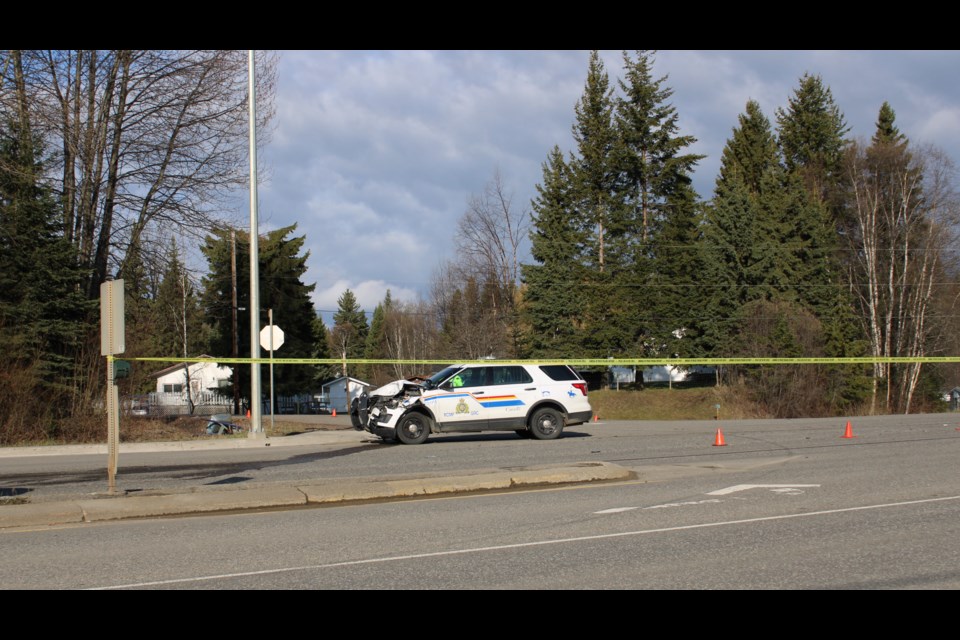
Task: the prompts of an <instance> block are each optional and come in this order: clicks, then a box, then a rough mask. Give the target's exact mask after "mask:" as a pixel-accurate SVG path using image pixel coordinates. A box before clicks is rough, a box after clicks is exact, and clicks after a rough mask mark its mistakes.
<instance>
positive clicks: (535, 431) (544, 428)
mask: <svg viewBox="0 0 960 640" xmlns="http://www.w3.org/2000/svg"><path fill="white" fill-rule="evenodd" d="M562 431H563V416H562V415H561V414H560V412H559V411H557V410H556V409H550V408H549V407H548V408H545V409H539V410H537V412H536V413H534V414H533V417H532V418H531V419H530V434H531V435H532V436H533V437H534V438H536V439H537V440H553V439H554V438H559V437H560V433H561V432H562Z"/></svg>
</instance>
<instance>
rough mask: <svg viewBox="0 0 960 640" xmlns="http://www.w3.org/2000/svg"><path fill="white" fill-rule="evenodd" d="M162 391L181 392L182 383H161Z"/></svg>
mask: <svg viewBox="0 0 960 640" xmlns="http://www.w3.org/2000/svg"><path fill="white" fill-rule="evenodd" d="M163 392H164V393H182V392H183V385H182V384H165V385H163Z"/></svg>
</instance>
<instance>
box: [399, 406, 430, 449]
mask: <svg viewBox="0 0 960 640" xmlns="http://www.w3.org/2000/svg"><path fill="white" fill-rule="evenodd" d="M430 423H431V420H430V418H429V417H427V416H425V415H423V414H422V413H416V412H412V413H408V414H407V415H405V416H403V417H402V418H400V421H399V422H398V423H397V428H396V433H397V440H399V441H400V442H402V443H403V444H423V443H424V442H425V441H426V439H427V438H428V437H429V436H430Z"/></svg>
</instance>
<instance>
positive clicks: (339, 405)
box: [323, 377, 370, 411]
mask: <svg viewBox="0 0 960 640" xmlns="http://www.w3.org/2000/svg"><path fill="white" fill-rule="evenodd" d="M348 387H349V394H350V397H349V400H348V399H347V389H348ZM369 388H370V384H369V383H367V382H364V381H363V380H357V379H356V378H349V377H346V378H337V379H336V380H331V381H330V382H328V383H326V384H325V385H323V397H324V398H325V399H326V400H327V402H329V403H330V408H331V409H336V410H337V411H349V410H350V403H351V402H353V400H354V398H357V397H359V396H360V394H361V393H363V392H364V391H366V390H368V389H369Z"/></svg>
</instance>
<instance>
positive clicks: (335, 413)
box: [333, 409, 337, 418]
mask: <svg viewBox="0 0 960 640" xmlns="http://www.w3.org/2000/svg"><path fill="white" fill-rule="evenodd" d="M333 417H334V418H336V417H337V410H336V409H334V410H333Z"/></svg>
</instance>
